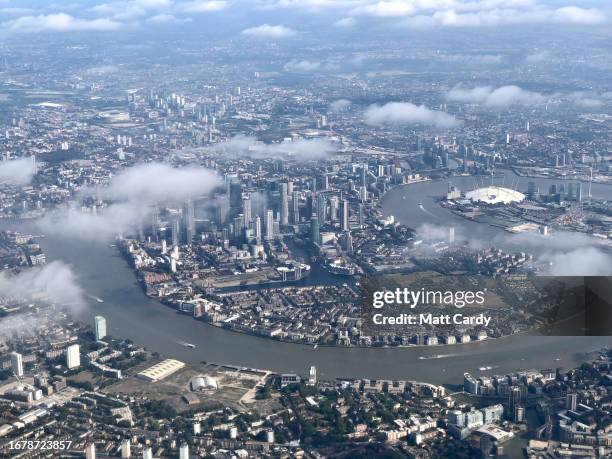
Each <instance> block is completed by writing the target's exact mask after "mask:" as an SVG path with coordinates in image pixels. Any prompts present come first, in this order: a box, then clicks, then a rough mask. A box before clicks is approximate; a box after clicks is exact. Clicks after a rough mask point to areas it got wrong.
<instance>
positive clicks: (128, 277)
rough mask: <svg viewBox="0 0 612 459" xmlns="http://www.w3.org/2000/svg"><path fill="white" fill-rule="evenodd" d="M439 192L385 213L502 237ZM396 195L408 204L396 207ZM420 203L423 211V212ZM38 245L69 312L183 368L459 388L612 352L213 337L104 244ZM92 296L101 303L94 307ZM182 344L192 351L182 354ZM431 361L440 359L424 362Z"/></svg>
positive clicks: (524, 344)
mask: <svg viewBox="0 0 612 459" xmlns="http://www.w3.org/2000/svg"><path fill="white" fill-rule="evenodd" d="M469 180H472V181H473V179H469ZM463 181H465V182H466V184H467V181H468V179H455V180H454V181H453V182H454V183H456V184H457V185H458V186H460V187H461V186H462V185H461V182H463ZM521 181H522V182H524V183H526V182H527V181H528V180H527V179H522V180H521ZM537 181H538V182H541V181H542V180H537ZM446 186H447V184H446V182H423V183H419V184H415V185H410V186H408V187H400V188H395V189H393V190H391V191H390V192H389V193H388V194H387V196H385V199H384V200H383V203H382V207H383V210H384V211H385V213H386V214H393V215H395V216H396V217H398V218H399V219H400V220H401V221H402V222H404V223H406V224H408V225H411V226H418V225H420V224H424V223H434V224H436V222H437V224H441V223H442V222H444V224H447V225H448V224H449V223H448V218H453V219H456V220H453V223H452V224H453V225H456V226H457V227H459V226H460V225H468V227H469V228H470V230H469V231H470V232H471V234H482V237H487V238H491V237H495V235H496V234H497V233H498V232H499V231H501V230H499V229H496V228H491V227H487V226H485V225H480V224H476V223H473V222H468V221H466V220H464V219H462V218H460V217H456V216H453V215H449V213H448V211H447V210H445V209H442V208H440V207H439V206H438V205H437V204H436V203H435V198H436V197H437V196H439V195H440V194H441V192H444V191H445V190H446ZM600 187H601V189H600ZM610 189H611V188H610V187H605V186H598V185H593V195H594V196H598V195H600V193H604V194H605V193H608V195H609V193H610ZM403 196H406V197H407V199H402V198H403ZM418 203H421V204H422V205H423V208H425V209H426V210H427V211H428V212H424V211H423V210H421V209H420V208H419V206H418ZM438 219H439V221H438ZM1 226H2V227H4V228H7V227H10V228H12V229H15V230H20V231H23V232H31V233H32V234H39V233H40V230H39V229H36V228H35V227H33V224H32V223H19V222H3V223H2V225H1ZM461 228H467V227H464V226H461ZM481 232H482V233H481ZM40 243H41V245H42V246H43V248H44V250H45V252H46V254H47V259H48V260H49V261H52V260H62V261H64V262H65V263H67V264H69V265H71V266H72V268H73V270H74V272H75V273H76V276H77V279H78V281H79V283H80V284H81V286H82V288H83V289H84V290H85V291H86V292H87V294H88V297H87V298H88V301H87V303H88V304H87V305H86V307H83V308H80V309H78V310H76V311H75V312H74V315H75V317H76V318H78V319H79V320H82V321H85V322H89V323H91V322H92V321H93V316H94V315H102V316H104V317H106V320H107V327H108V332H109V334H111V335H114V336H117V337H124V338H130V339H132V340H133V341H134V342H136V343H139V344H142V345H144V346H146V347H147V348H148V349H150V350H152V351H157V352H160V353H161V354H163V355H165V356H168V357H174V358H178V359H180V360H183V361H186V362H199V361H203V360H205V361H209V362H220V363H227V364H233V365H240V366H247V367H254V368H262V369H270V370H273V371H278V372H298V373H301V374H306V373H307V370H308V367H309V366H310V365H315V366H316V367H317V371H318V374H319V376H320V377H322V378H337V377H354V378H357V377H362V378H386V379H408V380H419V381H427V382H432V383H436V384H461V383H462V380H463V373H464V372H465V371H469V372H472V373H474V374H476V375H478V374H480V372H479V371H478V367H482V366H491V367H494V370H493V372H495V373H500V372H509V371H513V370H516V369H519V368H556V367H563V368H570V367H573V366H576V365H577V364H579V363H581V362H583V361H584V360H585V359H586V358H587V354H588V353H591V352H593V351H595V350H598V349H599V348H601V347H603V346H609V345H610V344H612V339H610V337H539V336H510V337H506V338H503V339H499V340H490V341H484V342H478V343H471V344H463V345H455V346H436V347H429V348H422V347H420V348H343V347H325V346H319V347H318V348H317V349H313V347H312V346H304V345H298V344H291V343H281V342H278V341H273V340H270V339H266V338H259V337H255V336H249V335H244V334H239V333H235V332H231V331H228V330H223V329H219V328H216V327H213V326H211V325H208V324H205V323H203V322H200V321H196V320H194V319H192V318H191V317H188V316H184V315H180V314H178V313H176V312H175V311H174V310H172V309H170V308H168V307H166V306H164V305H162V304H161V303H159V302H157V301H155V300H151V299H149V298H147V297H146V296H145V295H144V293H143V291H142V289H141V288H140V286H139V285H138V283H137V281H136V277H135V275H134V273H133V272H132V270H131V269H130V268H129V266H128V265H127V263H126V262H125V260H124V259H123V258H121V256H120V255H119V254H118V252H117V249H115V248H114V247H112V246H111V245H110V244H109V243H108V242H107V243H103V242H91V241H84V240H74V239H67V238H63V237H61V236H46V237H44V238H41V239H40ZM95 297H98V298H101V299H102V300H103V302H98V301H96V300H95ZM181 342H189V343H193V344H195V345H196V346H197V347H196V349H190V348H187V347H185V346H183V345H181V344H180V343H181ZM435 356H441V357H439V358H431V357H435ZM487 373H489V374H490V373H491V372H487Z"/></svg>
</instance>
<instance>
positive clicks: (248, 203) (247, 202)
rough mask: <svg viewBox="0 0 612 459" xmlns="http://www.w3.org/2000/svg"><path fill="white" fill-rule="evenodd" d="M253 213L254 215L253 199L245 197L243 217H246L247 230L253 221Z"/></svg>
mask: <svg viewBox="0 0 612 459" xmlns="http://www.w3.org/2000/svg"><path fill="white" fill-rule="evenodd" d="M251 213H252V206H251V197H250V196H245V197H244V198H242V215H243V216H244V227H245V228H248V226H249V222H250V221H251Z"/></svg>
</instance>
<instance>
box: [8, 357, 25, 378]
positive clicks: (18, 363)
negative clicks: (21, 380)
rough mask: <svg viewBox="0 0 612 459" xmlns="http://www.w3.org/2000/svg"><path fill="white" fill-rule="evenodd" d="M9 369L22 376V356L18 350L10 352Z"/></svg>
mask: <svg viewBox="0 0 612 459" xmlns="http://www.w3.org/2000/svg"><path fill="white" fill-rule="evenodd" d="M11 369H12V370H13V373H15V374H16V375H17V376H19V377H22V376H23V357H22V355H21V354H20V353H18V352H11Z"/></svg>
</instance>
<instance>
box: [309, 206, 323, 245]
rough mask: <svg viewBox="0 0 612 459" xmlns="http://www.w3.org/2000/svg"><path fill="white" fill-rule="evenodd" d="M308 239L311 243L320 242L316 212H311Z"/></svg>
mask: <svg viewBox="0 0 612 459" xmlns="http://www.w3.org/2000/svg"><path fill="white" fill-rule="evenodd" d="M310 241H311V242H312V243H313V244H317V245H319V244H321V232H320V230H319V218H318V217H317V214H316V213H315V214H312V217H311V219H310Z"/></svg>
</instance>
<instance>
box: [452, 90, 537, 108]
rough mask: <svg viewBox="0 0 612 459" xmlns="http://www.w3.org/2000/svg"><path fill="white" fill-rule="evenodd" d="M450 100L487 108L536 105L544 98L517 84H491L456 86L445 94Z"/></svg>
mask: <svg viewBox="0 0 612 459" xmlns="http://www.w3.org/2000/svg"><path fill="white" fill-rule="evenodd" d="M446 99H447V100H448V101H451V102H461V103H468V104H478V105H483V106H485V107H489V108H497V109H501V108H507V107H510V106H512V105H523V106H529V105H537V104H541V103H543V102H545V101H546V98H545V97H544V96H543V95H542V94H540V93H537V92H532V91H526V90H524V89H521V88H519V87H518V86H514V85H509V86H501V87H499V88H493V87H492V86H476V87H475V88H471V89H466V88H463V87H461V86H457V87H455V88H453V89H451V90H450V91H449V92H448V93H447V94H446Z"/></svg>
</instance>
